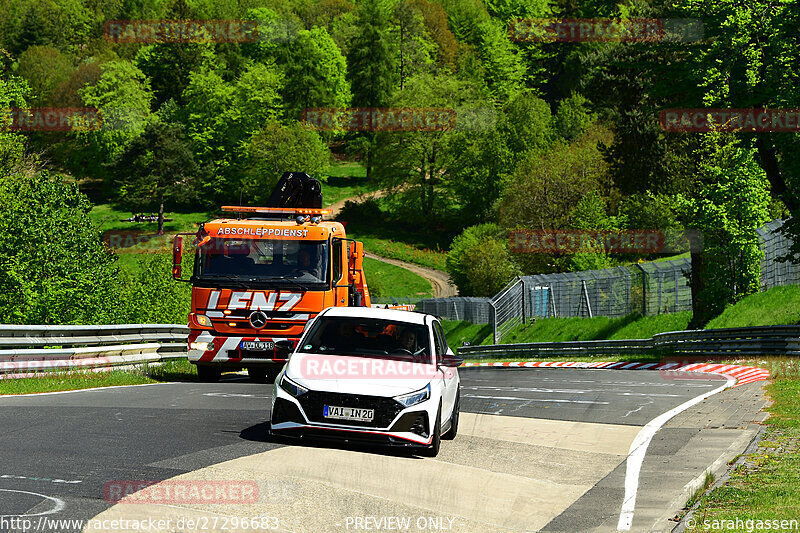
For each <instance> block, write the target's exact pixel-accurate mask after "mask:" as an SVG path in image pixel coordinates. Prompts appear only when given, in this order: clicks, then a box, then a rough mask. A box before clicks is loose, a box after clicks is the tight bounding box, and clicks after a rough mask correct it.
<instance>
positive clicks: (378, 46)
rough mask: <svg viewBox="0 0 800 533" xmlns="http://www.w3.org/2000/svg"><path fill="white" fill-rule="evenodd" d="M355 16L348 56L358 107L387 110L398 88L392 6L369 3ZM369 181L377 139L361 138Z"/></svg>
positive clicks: (383, 1)
mask: <svg viewBox="0 0 800 533" xmlns="http://www.w3.org/2000/svg"><path fill="white" fill-rule="evenodd" d="M355 13H356V34H355V37H354V38H353V41H352V42H351V43H350V47H349V50H348V54H347V74H348V78H349V79H350V86H351V88H352V92H353V105H354V106H355V107H386V106H387V105H389V102H390V100H391V98H392V92H393V90H394V88H395V87H396V82H395V79H396V76H397V72H398V69H397V62H396V61H397V59H396V54H395V52H394V50H393V48H392V41H391V35H390V30H391V28H390V22H389V19H390V13H391V11H390V6H389V5H388V3H387V2H386V0H366V1H365V2H364V3H363V4H361V5H360V6H359V7H358V9H356V11H355ZM359 145H360V146H361V147H362V148H363V152H364V155H365V159H366V161H365V163H366V167H367V179H368V180H369V179H371V178H372V168H373V165H374V160H375V153H374V152H375V146H376V139H375V134H374V133H366V134H364V135H363V136H362V139H361V142H360V143H359Z"/></svg>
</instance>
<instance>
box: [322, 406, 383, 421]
mask: <svg viewBox="0 0 800 533" xmlns="http://www.w3.org/2000/svg"><path fill="white" fill-rule="evenodd" d="M322 414H323V416H325V418H338V419H340V420H358V421H359V422H372V419H373V418H374V417H375V410H374V409H358V408H356V407H338V406H335V405H326V406H325V407H324V410H323V412H322Z"/></svg>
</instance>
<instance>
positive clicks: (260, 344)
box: [242, 341, 275, 352]
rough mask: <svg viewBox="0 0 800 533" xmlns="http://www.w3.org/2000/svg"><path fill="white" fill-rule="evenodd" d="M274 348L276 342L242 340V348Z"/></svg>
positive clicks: (265, 349)
mask: <svg viewBox="0 0 800 533" xmlns="http://www.w3.org/2000/svg"><path fill="white" fill-rule="evenodd" d="M273 349H275V343H274V342H272V341H242V350H253V351H259V352H264V351H267V350H273Z"/></svg>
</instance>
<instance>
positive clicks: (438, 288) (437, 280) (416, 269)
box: [364, 252, 458, 298]
mask: <svg viewBox="0 0 800 533" xmlns="http://www.w3.org/2000/svg"><path fill="white" fill-rule="evenodd" d="M364 255H365V256H367V257H369V258H370V259H375V260H377V261H381V262H383V263H388V264H390V265H395V266H399V267H400V268H405V269H406V270H409V271H411V272H413V273H414V274H416V275H417V276H421V277H423V278H425V279H427V280H428V281H429V282H430V284H431V287H433V297H434V298H447V297H450V296H458V289H457V288H456V286H455V285H453V284H452V283H451V282H450V276H448V275H447V272H442V271H441V270H436V269H434V268H427V267H424V266H419V265H415V264H414V263H407V262H405V261H400V260H399V259H390V258H388V257H381V256H379V255H375V254H373V253H370V252H364Z"/></svg>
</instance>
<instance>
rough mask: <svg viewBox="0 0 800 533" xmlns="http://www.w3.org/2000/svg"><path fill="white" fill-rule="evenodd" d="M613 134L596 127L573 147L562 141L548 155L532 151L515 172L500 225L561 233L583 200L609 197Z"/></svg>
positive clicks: (503, 202) (501, 207)
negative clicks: (608, 151) (606, 152)
mask: <svg viewBox="0 0 800 533" xmlns="http://www.w3.org/2000/svg"><path fill="white" fill-rule="evenodd" d="M611 137H612V136H611V132H610V131H609V130H607V129H604V128H601V127H597V126H595V127H592V128H590V129H589V130H587V131H586V133H584V134H583V135H582V136H581V137H579V138H578V139H576V140H575V141H574V142H573V143H571V144H567V143H565V142H563V141H560V142H557V143H555V144H554V145H553V148H552V149H551V150H549V151H547V152H544V153H542V152H536V151H529V152H527V153H526V154H525V156H524V157H523V158H522V159H521V160H520V162H519V164H518V165H517V167H516V168H515V170H514V171H513V175H512V179H511V180H510V181H509V183H508V186H507V187H506V188H505V189H504V190H503V193H502V196H501V198H500V201H499V211H500V223H501V225H503V226H504V227H506V228H515V227H524V228H529V229H530V228H536V229H562V228H566V227H568V225H569V221H570V217H569V213H570V211H571V210H572V208H573V207H574V206H575V205H576V204H577V203H578V202H579V200H580V199H581V197H582V196H584V195H586V194H589V193H591V192H592V191H600V192H601V193H606V192H607V191H608V189H609V186H610V183H609V182H610V176H609V172H608V163H607V162H606V161H605V159H604V158H603V153H602V147H603V146H604V145H606V144H608V143H609V142H610V140H611Z"/></svg>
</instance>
